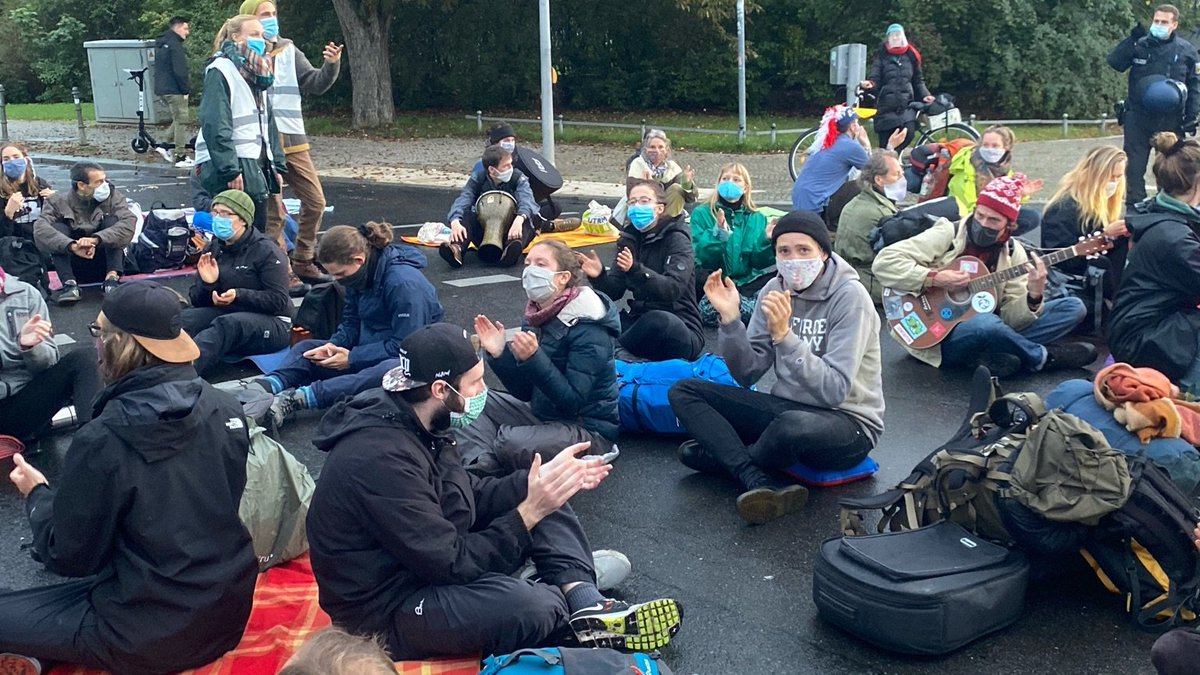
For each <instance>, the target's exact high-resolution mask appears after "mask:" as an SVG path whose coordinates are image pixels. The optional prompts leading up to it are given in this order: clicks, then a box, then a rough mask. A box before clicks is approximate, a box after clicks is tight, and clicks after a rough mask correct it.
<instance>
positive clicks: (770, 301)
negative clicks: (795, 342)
mask: <svg viewBox="0 0 1200 675" xmlns="http://www.w3.org/2000/svg"><path fill="white" fill-rule="evenodd" d="M761 305H762V309H763V312H764V313H765V314H766V316H767V331H768V332H770V333H771V340H773V341H774V342H779V341H780V340H782V339H783V338H785V337H787V334H788V333H790V332H791V330H792V296H790V295H788V294H787V293H784V292H783V291H771V292H770V293H767V294H766V295H764V296H763V299H762V302H761Z"/></svg>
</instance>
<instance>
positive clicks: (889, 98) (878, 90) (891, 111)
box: [867, 45, 929, 129]
mask: <svg viewBox="0 0 1200 675" xmlns="http://www.w3.org/2000/svg"><path fill="white" fill-rule="evenodd" d="M867 79H868V80H870V81H871V82H873V83H874V84H875V88H874V89H873V91H874V92H875V96H876V103H875V107H876V108H878V109H879V112H878V113H876V115H875V125H876V126H877V127H879V128H881V129H892V128H896V127H899V126H902V125H904V124H906V123H907V122H910V121H912V120H914V119H916V113H915V112H914V111H911V110H909V109H908V104H909V103H912V102H913V101H917V100H920V99H923V98H925V97H926V96H929V88H928V87H926V86H925V76H924V75H922V73H921V62H920V61H918V60H917V55H916V54H915V53H914V52H913V50H912V49H911V48H909V50H908V51H906V52H904V53H903V54H900V55H895V54H891V53H889V52H888V50H887V46H886V45H884V46H882V47H880V48H879V51H878V52H876V53H875V60H874V61H873V62H872V63H871V74H870V75H869V76H868V77H867Z"/></svg>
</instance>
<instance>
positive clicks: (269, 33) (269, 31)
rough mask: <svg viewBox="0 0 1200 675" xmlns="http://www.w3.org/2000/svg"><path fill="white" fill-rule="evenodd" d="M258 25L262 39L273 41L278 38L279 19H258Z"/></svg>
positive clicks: (271, 17) (270, 17) (269, 17)
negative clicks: (261, 31) (260, 26)
mask: <svg viewBox="0 0 1200 675" xmlns="http://www.w3.org/2000/svg"><path fill="white" fill-rule="evenodd" d="M258 22H259V23H261V24H262V27H263V37H265V38H267V39H268V40H274V39H275V38H277V37H279V19H278V18H276V17H273V16H268V17H266V18H265V19H259V20H258Z"/></svg>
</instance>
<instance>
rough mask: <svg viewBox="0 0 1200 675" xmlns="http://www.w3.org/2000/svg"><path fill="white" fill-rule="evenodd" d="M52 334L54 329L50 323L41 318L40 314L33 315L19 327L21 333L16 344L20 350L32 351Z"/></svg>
mask: <svg viewBox="0 0 1200 675" xmlns="http://www.w3.org/2000/svg"><path fill="white" fill-rule="evenodd" d="M53 334H54V327H53V326H51V325H50V322H49V321H47V320H46V319H43V318H42V315H41V314H34V315H33V316H31V317H29V320H28V321H26V322H25V325H24V326H21V333H20V335H19V336H18V337H17V342H18V343H19V344H20V345H21V348H22V349H33V348H34V347H36V346H38V345H40V344H41V343H43V342H45V341H46V340H49V339H50V336H51V335H53Z"/></svg>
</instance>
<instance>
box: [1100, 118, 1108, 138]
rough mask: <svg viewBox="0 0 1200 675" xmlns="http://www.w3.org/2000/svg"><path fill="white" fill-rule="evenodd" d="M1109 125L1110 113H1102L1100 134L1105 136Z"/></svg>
mask: <svg viewBox="0 0 1200 675" xmlns="http://www.w3.org/2000/svg"><path fill="white" fill-rule="evenodd" d="M1107 126H1108V113H1103V114H1101V115H1100V135H1101V136H1103V135H1104V132H1105V128H1106V127H1107Z"/></svg>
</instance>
